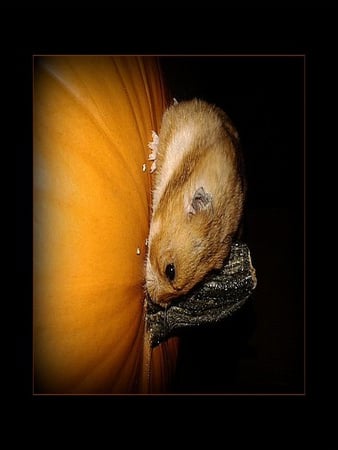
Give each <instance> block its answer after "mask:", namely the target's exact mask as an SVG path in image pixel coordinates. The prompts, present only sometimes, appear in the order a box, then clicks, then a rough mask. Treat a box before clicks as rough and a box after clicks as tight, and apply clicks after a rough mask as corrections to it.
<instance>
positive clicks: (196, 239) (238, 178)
mask: <svg viewBox="0 0 338 450" xmlns="http://www.w3.org/2000/svg"><path fill="white" fill-rule="evenodd" d="M154 182H155V187H154V195H153V216H152V221H151V225H150V232H149V247H148V257H147V261H146V288H147V290H148V292H149V294H150V296H151V298H152V300H153V301H155V302H157V303H160V304H165V303H168V302H169V301H170V300H171V299H173V298H175V297H177V296H179V295H182V294H185V293H187V292H188V291H189V290H190V289H191V288H192V287H194V285H195V284H196V283H198V282H199V281H201V280H202V279H203V277H204V276H205V275H206V274H207V273H208V272H209V271H210V270H212V269H215V268H220V267H221V266H222V265H223V262H224V259H225V258H226V257H227V256H228V254H229V251H230V246H231V239H232V236H233V235H234V234H235V233H236V230H237V228H238V225H239V222H240V219H241V215H242V209H243V201H244V190H245V188H244V181H243V177H242V174H241V159H240V154H239V150H238V135H237V132H236V130H235V128H234V127H233V125H232V124H231V122H230V120H229V118H228V117H227V116H226V114H225V113H224V112H223V111H221V110H220V109H218V108H216V107H215V106H213V105H209V104H208V103H206V102H203V101H201V100H196V99H195V100H192V101H188V102H182V103H178V104H177V105H174V106H171V107H170V108H169V109H168V110H167V111H166V112H165V114H164V116H163V120H162V126H161V130H160V133H159V146H158V153H157V170H156V172H155V180H154ZM201 187H202V188H203V190H204V191H205V192H206V193H207V195H208V199H211V201H210V202H209V203H208V204H206V206H204V205H203V208H202V209H201V210H199V211H198V212H197V213H196V214H192V213H191V211H192V210H193V209H192V208H191V206H190V205H191V202H192V199H193V197H194V193H195V192H196V191H197V190H198V189H199V188H201ZM189 211H190V212H189ZM168 264H174V265H175V272H176V276H175V279H174V280H172V281H169V280H168V279H167V277H166V274H165V269H166V267H167V265H168Z"/></svg>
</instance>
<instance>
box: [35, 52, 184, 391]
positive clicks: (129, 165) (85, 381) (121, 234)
mask: <svg viewBox="0 0 338 450" xmlns="http://www.w3.org/2000/svg"><path fill="white" fill-rule="evenodd" d="M164 108H165V95H164V89H163V83H162V81H161V76H160V72H159V67H158V65H157V61H156V58H152V57H130V56H128V57H127V56H125V57H124V56H119V57H116V56H114V57H109V56H107V57H105V56H53V57H45V56H44V57H35V58H34V164H33V169H34V237H33V247H34V255H33V256H34V287H33V289H34V302H33V307H34V321H33V325H34V336H33V339H34V341H33V342H34V392H35V393H95V394H98V393H121V394H123V393H139V392H143V393H149V392H162V391H165V389H166V386H167V383H168V381H169V380H170V376H171V373H172V370H173V368H174V366H175V359H176V350H177V342H176V341H175V340H171V341H169V342H167V343H165V344H163V345H161V346H159V347H158V348H156V349H155V350H154V351H153V352H150V351H149V348H148V347H147V344H145V345H144V306H143V302H144V291H143V284H144V259H145V255H146V247H145V239H146V237H147V235H148V229H149V217H150V201H151V176H150V174H149V170H147V171H146V172H143V171H142V165H143V164H144V163H147V167H148V169H149V167H150V166H149V164H148V161H147V157H148V154H149V149H148V147H147V144H148V142H149V141H150V140H151V130H153V129H154V130H156V131H158V129H159V125H160V122H161V117H162V114H163V111H164ZM137 248H140V250H141V254H140V255H137V252H136V250H137ZM144 348H145V352H144V351H143V350H144Z"/></svg>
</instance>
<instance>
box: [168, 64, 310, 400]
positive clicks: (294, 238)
mask: <svg viewBox="0 0 338 450" xmlns="http://www.w3.org/2000/svg"><path fill="white" fill-rule="evenodd" d="M160 62H161V66H162V70H163V73H164V76H165V79H166V81H167V85H168V88H169V90H170V95H171V96H173V97H175V98H176V99H177V100H178V101H181V100H185V99H191V98H194V97H197V98H201V99H204V100H206V101H208V102H211V103H214V104H216V105H218V106H220V107H221V108H222V109H224V110H225V111H226V112H227V113H228V115H229V116H230V118H231V119H232V120H233V122H234V124H235V126H236V127H237V129H238V131H239V135H240V140H241V147H242V151H243V154H244V159H245V165H246V174H247V180H248V195H247V202H246V209H245V219H244V233H243V236H242V240H243V241H244V242H246V243H247V244H248V246H249V248H250V251H251V255H252V260H253V265H254V267H255V269H256V273H257V279H258V284H257V288H256V290H255V292H254V294H253V295H252V298H251V299H250V301H249V302H248V303H247V305H246V306H245V307H244V308H243V309H242V310H241V311H239V312H238V313H237V314H236V315H235V316H233V317H232V318H230V319H227V320H225V321H224V322H223V323H222V324H220V325H218V326H217V327H212V328H204V329H202V330H201V329H198V330H190V331H189V332H184V333H183V334H182V346H181V351H180V357H179V362H178V368H177V374H176V378H175V381H174V383H173V385H172V387H171V391H172V392H178V393H255V394H260V393H279V394H280V393H298V394H302V393H304V392H305V383H304V377H305V374H304V367H305V344H304V323H305V309H304V308H305V298H304V289H303V286H304V245H303V242H304V233H305V226H304V208H305V205H304V195H305V190H304V172H305V156H306V155H305V149H304V115H305V111H304V105H305V103H304V89H305V85H304V78H305V77H304V57H303V56H279V57H273V56H268V57H259V56H250V57H249V56H248V57H243V56H242V57H236V56H230V57H229V56H218V57H212V56H205V57H203V56H191V57H189V56H178V57H173V56H171V57H162V58H160Z"/></svg>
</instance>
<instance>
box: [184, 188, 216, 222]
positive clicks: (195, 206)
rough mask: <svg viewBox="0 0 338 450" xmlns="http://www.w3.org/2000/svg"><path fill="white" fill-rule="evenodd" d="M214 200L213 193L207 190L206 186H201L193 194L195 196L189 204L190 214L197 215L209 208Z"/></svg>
mask: <svg viewBox="0 0 338 450" xmlns="http://www.w3.org/2000/svg"><path fill="white" fill-rule="evenodd" d="M211 202H212V195H211V194H209V193H208V192H205V190H204V188H203V187H202V186H201V187H199V188H198V189H197V190H196V192H195V193H194V195H193V198H192V200H191V202H190V205H189V206H188V214H189V215H190V216H191V215H195V214H198V213H199V212H200V211H202V210H205V209H207V208H208V207H209V206H210V205H211Z"/></svg>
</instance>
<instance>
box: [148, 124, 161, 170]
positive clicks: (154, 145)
mask: <svg viewBox="0 0 338 450" xmlns="http://www.w3.org/2000/svg"><path fill="white" fill-rule="evenodd" d="M151 137H152V138H153V140H152V141H151V142H149V144H148V147H149V148H150V150H151V153H150V155H149V157H148V159H149V161H153V163H152V165H151V168H150V173H153V172H155V170H156V156H157V148H158V143H159V138H158V135H157V133H155V131H152V132H151Z"/></svg>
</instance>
